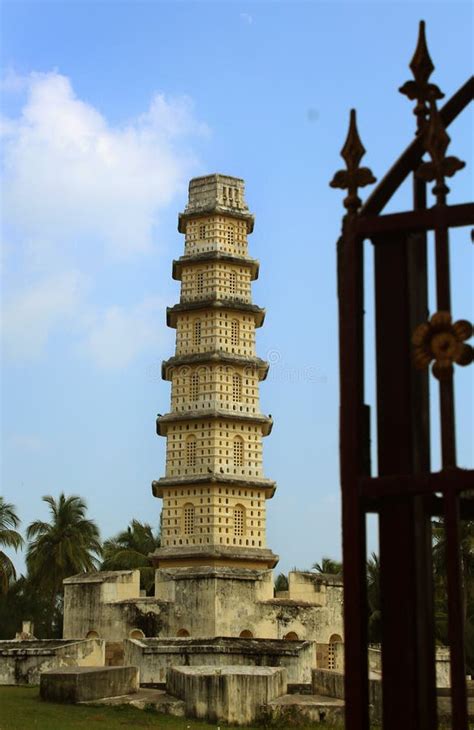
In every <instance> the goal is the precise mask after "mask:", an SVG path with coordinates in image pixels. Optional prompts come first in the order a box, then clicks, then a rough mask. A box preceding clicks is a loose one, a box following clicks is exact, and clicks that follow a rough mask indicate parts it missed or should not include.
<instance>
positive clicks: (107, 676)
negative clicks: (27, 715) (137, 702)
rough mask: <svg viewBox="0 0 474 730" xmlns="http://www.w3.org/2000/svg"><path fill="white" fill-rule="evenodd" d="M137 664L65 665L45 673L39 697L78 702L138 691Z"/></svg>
mask: <svg viewBox="0 0 474 730" xmlns="http://www.w3.org/2000/svg"><path fill="white" fill-rule="evenodd" d="M138 688H139V671H138V669H137V667H63V668H62V669H51V670H50V671H49V672H43V673H42V674H41V677H40V696H41V699H43V700H48V701H50V702H66V703H68V704H76V703H78V702H84V701H86V700H97V699H101V698H103V697H123V696H124V695H129V694H131V693H134V692H137V690H138Z"/></svg>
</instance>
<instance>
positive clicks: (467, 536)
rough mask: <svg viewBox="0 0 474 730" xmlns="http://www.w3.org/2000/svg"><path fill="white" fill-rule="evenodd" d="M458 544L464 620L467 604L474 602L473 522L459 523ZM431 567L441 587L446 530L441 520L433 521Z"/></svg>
mask: <svg viewBox="0 0 474 730" xmlns="http://www.w3.org/2000/svg"><path fill="white" fill-rule="evenodd" d="M459 544H460V557H461V572H462V581H463V588H464V619H465V620H466V618H467V613H468V604H469V603H470V602H471V601H472V600H474V521H473V520H465V521H461V522H460V523H459ZM433 565H434V571H435V576H436V580H437V582H438V583H441V584H442V586H443V594H444V593H445V583H446V530H445V527H444V521H443V520H442V519H440V520H438V521H436V520H434V521H433Z"/></svg>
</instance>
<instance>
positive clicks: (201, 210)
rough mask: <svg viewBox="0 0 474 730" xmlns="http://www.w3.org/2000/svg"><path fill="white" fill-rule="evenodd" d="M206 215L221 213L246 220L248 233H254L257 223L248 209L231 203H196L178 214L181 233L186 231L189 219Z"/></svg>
mask: <svg viewBox="0 0 474 730" xmlns="http://www.w3.org/2000/svg"><path fill="white" fill-rule="evenodd" d="M206 215H221V216H225V217H226V218H234V219H235V218H238V219H239V220H243V221H245V223H246V225H247V233H252V231H253V227H254V224H255V216H254V215H252V213H249V212H248V209H247V210H245V209H241V208H236V207H235V206H230V205H219V204H216V203H210V204H204V205H201V206H198V205H196V204H194V205H193V207H192V208H191V207H187V208H186V210H185V211H184V212H183V213H180V214H179V216H178V231H179V232H180V233H186V225H187V223H188V221H190V220H192V219H193V218H202V217H203V216H206Z"/></svg>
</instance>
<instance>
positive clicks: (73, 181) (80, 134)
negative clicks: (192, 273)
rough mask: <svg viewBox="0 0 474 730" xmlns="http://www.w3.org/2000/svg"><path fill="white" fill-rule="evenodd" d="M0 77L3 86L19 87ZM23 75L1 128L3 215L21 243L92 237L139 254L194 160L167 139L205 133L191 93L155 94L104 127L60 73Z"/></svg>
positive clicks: (97, 114)
mask: <svg viewBox="0 0 474 730" xmlns="http://www.w3.org/2000/svg"><path fill="white" fill-rule="evenodd" d="M9 78H10V80H9V81H7V87H8V86H11V85H12V83H13V80H14V85H18V84H19V81H18V79H17V77H12V76H11V74H10V77H9ZM12 79H13V80H12ZM26 81H27V99H26V103H25V105H24V107H23V110H22V113H21V116H20V117H19V118H17V119H14V120H11V119H10V120H6V121H4V124H3V127H4V129H3V135H4V206H5V211H6V216H7V220H8V221H9V222H11V223H13V224H14V225H15V227H16V228H17V229H18V230H20V231H21V232H22V233H23V234H24V235H25V236H28V237H29V238H30V239H31V238H33V239H36V238H39V239H44V238H45V237H47V238H48V239H49V240H50V241H51V239H52V240H53V241H54V240H56V241H61V245H64V244H65V243H66V245H67V243H68V241H69V242H73V241H76V240H77V238H78V237H80V236H85V237H87V236H91V240H92V238H93V240H94V245H96V241H97V239H99V240H101V241H102V242H103V243H104V244H105V245H106V246H107V248H108V250H109V251H112V252H114V253H116V254H119V255H123V254H130V253H134V252H139V251H145V250H147V249H148V248H149V247H150V244H151V237H152V231H153V226H154V224H155V223H156V221H157V218H158V217H159V213H160V211H161V209H162V208H163V207H165V206H167V205H168V204H169V203H170V201H171V200H172V199H173V197H174V196H175V195H176V193H177V192H179V191H181V190H182V189H183V184H184V182H185V180H186V179H187V177H188V176H189V174H190V171H191V169H192V168H193V166H194V165H195V162H196V161H195V159H194V157H193V155H192V154H190V153H189V152H187V153H186V152H182V151H181V150H180V149H178V145H177V144H175V143H176V142H177V141H178V140H179V142H180V145H181V144H182V143H183V140H184V139H185V138H186V137H187V136H189V135H196V134H198V135H199V134H202V133H203V132H204V131H205V126H204V125H202V124H199V123H197V122H196V121H195V119H194V117H193V110H192V103H191V101H190V99H188V98H187V97H180V98H177V99H166V98H165V97H164V96H163V95H161V94H157V95H156V96H155V97H154V98H153V99H152V102H151V104H150V108H149V109H148V111H147V112H146V113H144V114H142V115H140V116H139V117H138V118H136V119H133V120H131V121H130V122H128V123H127V124H125V125H122V126H113V125H111V124H109V123H108V122H107V120H106V119H105V117H104V116H103V115H102V114H101V113H100V112H99V111H98V110H97V109H95V108H94V107H93V106H92V105H90V104H87V103H86V102H84V101H82V100H80V99H78V98H77V96H76V95H75V94H74V91H73V89H72V86H71V83H70V81H69V79H68V78H66V77H65V76H62V75H60V74H58V73H48V74H31V75H30V76H29V77H27V80H26Z"/></svg>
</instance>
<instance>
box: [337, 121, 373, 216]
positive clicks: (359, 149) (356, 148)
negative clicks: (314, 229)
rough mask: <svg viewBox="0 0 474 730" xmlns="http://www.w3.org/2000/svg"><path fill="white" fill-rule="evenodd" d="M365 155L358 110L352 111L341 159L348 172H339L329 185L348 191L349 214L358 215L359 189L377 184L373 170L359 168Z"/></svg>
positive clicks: (346, 205) (346, 206) (346, 202)
mask: <svg viewBox="0 0 474 730" xmlns="http://www.w3.org/2000/svg"><path fill="white" fill-rule="evenodd" d="M364 155H365V147H364V145H363V144H362V141H361V139H360V136H359V131H358V129H357V119H356V110H355V109H351V113H350V121H349V131H348V133H347V137H346V141H345V142H344V146H343V148H342V150H341V157H342V159H343V160H344V162H345V163H346V167H347V170H338V172H336V173H335V175H334V177H333V179H332V180H331V182H330V183H329V184H330V186H331V187H332V188H342V189H343V190H345V189H347V191H348V195H347V197H346V198H344V206H345V208H347V211H348V213H349V214H355V213H357V210H358V208H359V207H360V205H361V202H362V201H361V199H360V198H359V196H358V194H357V192H358V188H362V187H365V185H370V184H371V183H374V182H376V178H375V177H374V176H373V174H372V170H370V169H369V168H368V167H359V163H360V161H361V159H362V158H363V156H364Z"/></svg>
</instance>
